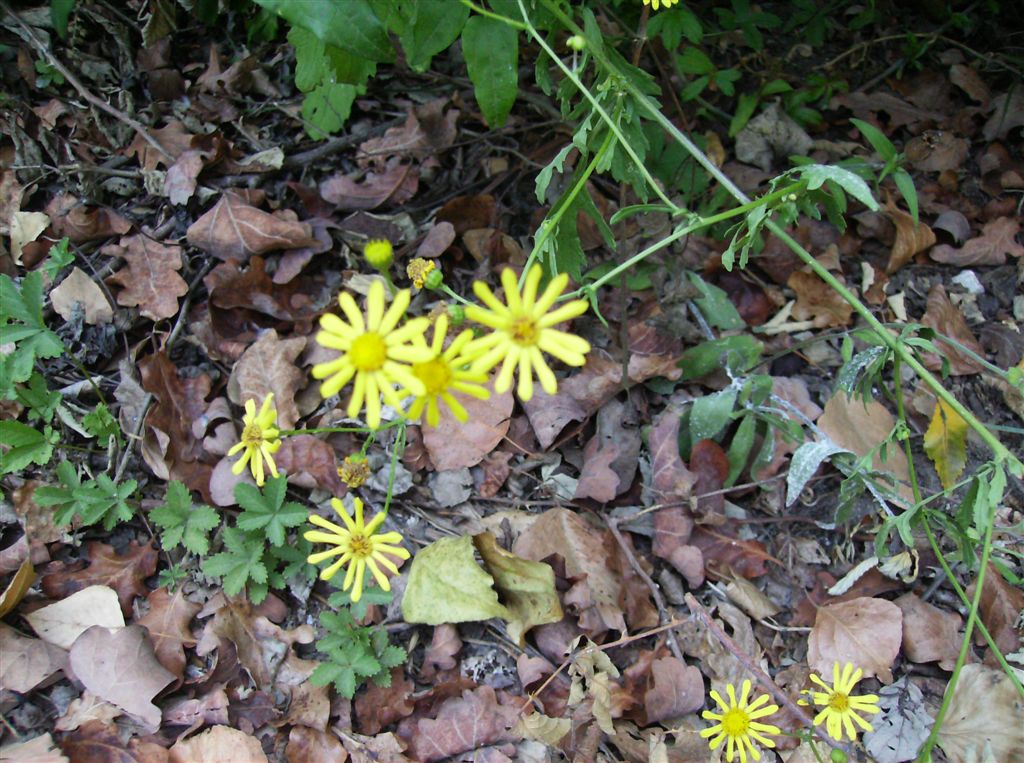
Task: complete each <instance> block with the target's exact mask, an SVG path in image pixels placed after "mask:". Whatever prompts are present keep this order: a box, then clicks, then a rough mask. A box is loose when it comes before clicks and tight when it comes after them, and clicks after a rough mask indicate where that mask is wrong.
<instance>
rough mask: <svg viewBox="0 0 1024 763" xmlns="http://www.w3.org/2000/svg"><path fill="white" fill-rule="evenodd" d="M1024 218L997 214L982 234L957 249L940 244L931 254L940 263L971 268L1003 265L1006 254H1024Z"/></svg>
mask: <svg viewBox="0 0 1024 763" xmlns="http://www.w3.org/2000/svg"><path fill="white" fill-rule="evenodd" d="M1018 233H1020V220H1018V219H1016V218H1013V217H997V218H996V219H995V220H989V221H988V222H987V223H985V225H984V227H983V228H982V229H981V234H980V235H978V236H975V237H974V238H972V239H968V240H967V242H966V243H965V244H964V245H963V246H961V247H960V248H959V249H956V248H954V247H952V246H950V245H949V244H941V245H939V246H936V247H935V248H934V249H932V250H931V252H929V255H930V256H931V258H932V259H933V260H935V261H936V262H945V263H948V264H950V265H960V266H962V267H971V266H973V265H1002V264H1003V263H1004V262H1006V257H1007V255H1009V256H1010V257H1024V246H1021V245H1020V244H1019V243H1017V238H1016V236H1017V234H1018Z"/></svg>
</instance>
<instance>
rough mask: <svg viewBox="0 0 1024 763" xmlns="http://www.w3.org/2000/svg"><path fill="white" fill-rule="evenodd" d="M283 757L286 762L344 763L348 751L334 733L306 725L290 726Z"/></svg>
mask: <svg viewBox="0 0 1024 763" xmlns="http://www.w3.org/2000/svg"><path fill="white" fill-rule="evenodd" d="M284 759H285V761H286V762H287V763H345V761H346V760H348V752H346V751H345V748H344V747H342V745H341V742H340V741H338V737H336V736H335V735H334V734H331V733H328V732H325V731H320V730H318V729H311V728H309V727H308V726H292V728H291V731H289V732H288V744H287V745H286V746H285V748H284Z"/></svg>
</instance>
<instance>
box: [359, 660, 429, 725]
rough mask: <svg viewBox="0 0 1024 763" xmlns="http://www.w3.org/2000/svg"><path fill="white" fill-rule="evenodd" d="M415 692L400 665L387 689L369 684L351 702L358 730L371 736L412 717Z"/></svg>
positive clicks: (392, 673)
mask: <svg viewBox="0 0 1024 763" xmlns="http://www.w3.org/2000/svg"><path fill="white" fill-rule="evenodd" d="M415 689H416V685H415V684H414V683H413V682H412V681H410V680H409V679H407V678H406V677H405V669H404V668H402V667H401V666H399V667H396V668H394V669H393V670H392V671H391V685H390V686H387V687H383V686H378V685H377V684H376V683H374V682H372V681H371V682H370V683H369V685H368V686H367V687H366V688H365V689H363V690H362V691H360V692H359V694H358V695H357V696H356V699H355V702H354V703H353V709H354V710H355V711H356V719H357V720H358V722H359V725H358V729H359V731H360V732H361V733H363V734H366V735H367V736H374V735H376V734H377V733H379V732H380V731H381V730H382V729H384V727H386V726H390V725H391V724H392V723H397V722H398V721H400V720H402V718H406V717H408V716H410V715H412V713H413V710H414V709H415V707H416V705H415V704H414V702H413V701H412V695H413V692H414V690H415Z"/></svg>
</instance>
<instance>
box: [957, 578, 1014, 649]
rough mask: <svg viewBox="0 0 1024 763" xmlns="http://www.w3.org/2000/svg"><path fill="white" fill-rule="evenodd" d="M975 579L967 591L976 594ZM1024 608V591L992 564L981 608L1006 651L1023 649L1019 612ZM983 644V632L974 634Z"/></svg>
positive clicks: (971, 595) (989, 625)
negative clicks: (1011, 582) (1013, 584)
mask: <svg viewBox="0 0 1024 763" xmlns="http://www.w3.org/2000/svg"><path fill="white" fill-rule="evenodd" d="M976 588H977V584H976V583H972V584H971V585H970V586H969V587H968V588H967V595H968V596H970V597H972V600H973V597H974V591H975V589H976ZM1022 611H1024V592H1022V591H1021V590H1020V589H1019V588H1016V587H1014V586H1012V585H1010V584H1009V583H1007V582H1006V580H1005V579H1004V578H1003V576H1002V575H1000V574H999V570H998V569H996V567H995V566H994V565H992V564H989V566H988V570H987V571H986V573H985V587H984V589H982V592H981V602H980V603H979V605H978V612H979V614H980V616H981V621H982V622H983V623H985V627H986V628H988V632H989V633H990V634H991V636H992V640H993V641H995V642H996V646H998V647H999V651H1001V652H1002V653H1003V654H1012V653H1013V652H1016V651H1017V650H1018V649H1020V644H1021V635H1020V630H1019V628H1018V626H1017V623H1018V621H1019V620H1018V618H1019V617H1020V613H1021V612H1022ZM975 640H976V641H977V643H978V644H979V645H980V644H982V643H984V638H983V637H982V636H981V634H978V633H976V634H975Z"/></svg>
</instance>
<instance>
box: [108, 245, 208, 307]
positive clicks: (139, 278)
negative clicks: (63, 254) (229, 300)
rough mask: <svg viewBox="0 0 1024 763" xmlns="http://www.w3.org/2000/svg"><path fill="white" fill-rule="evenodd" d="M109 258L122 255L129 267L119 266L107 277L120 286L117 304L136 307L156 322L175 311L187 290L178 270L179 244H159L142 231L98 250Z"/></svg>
mask: <svg viewBox="0 0 1024 763" xmlns="http://www.w3.org/2000/svg"><path fill="white" fill-rule="evenodd" d="M100 253H101V254H105V255H107V256H108V257H123V258H124V260H125V261H126V262H127V263H128V267H126V268H121V269H120V270H118V271H117V272H116V273H114V275H112V276H110V278H108V279H107V280H108V281H109V282H111V283H115V284H117V285H119V286H121V287H123V288H122V289H121V291H120V292H118V295H117V304H119V305H124V306H126V307H138V308H139V312H140V313H142V314H143V315H144V316H146V317H147V318H149V319H151V320H154V321H158V320H161V319H162V318H172V317H173V316H175V315H177V314H178V297H182V296H184V295H185V294H187V293H188V284H187V283H185V279H183V278H182V277H181V276H180V275H178V271H179V270H181V265H182V262H181V247H180V246H178V245H177V244H162V243H160V242H159V241H154V240H152V239H151V238H149V237H147V236H143V235H142V234H141V233H136V234H135V235H134V236H126V237H125V238H122V239H121V241H120V243H117V244H108V245H107V246H105V247H103V248H102V249H101V250H100Z"/></svg>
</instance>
